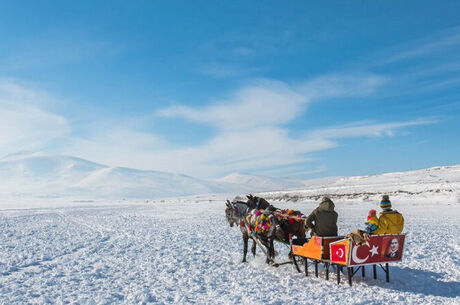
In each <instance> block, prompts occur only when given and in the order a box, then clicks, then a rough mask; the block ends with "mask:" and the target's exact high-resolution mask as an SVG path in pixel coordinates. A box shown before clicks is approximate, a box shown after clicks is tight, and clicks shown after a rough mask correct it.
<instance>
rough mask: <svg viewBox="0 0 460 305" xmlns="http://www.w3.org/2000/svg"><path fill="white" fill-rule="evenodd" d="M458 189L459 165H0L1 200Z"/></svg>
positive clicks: (77, 161)
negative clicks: (255, 171)
mask: <svg viewBox="0 0 460 305" xmlns="http://www.w3.org/2000/svg"><path fill="white" fill-rule="evenodd" d="M459 189H460V165H458V166H444V167H434V168H429V169H423V170H417V171H409V172H397V173H386V174H381V175H372V176H356V177H331V178H321V179H314V180H295V179H288V178H273V177H266V176H258V175H247V174H238V173H234V174H231V175H228V176H226V177H224V178H221V179H216V180H204V179H198V178H194V177H191V176H187V175H182V174H173V173H166V172H159V171H146V170H137V169H131V168H123V167H110V166H107V165H103V164H98V163H94V162H91V161H88V160H84V159H81V158H76V157H71V156H62V155H49V154H44V153H37V152H21V153H16V154H10V155H7V156H5V157H3V158H1V159H0V196H1V197H2V198H12V197H13V198H15V197H19V198H78V199H97V198H104V199H114V198H116V199H123V198H126V199H128V198H142V199H149V198H162V197H163V198H164V197H177V196H189V195H198V194H211V193H232V194H235V193H239V194H244V193H255V192H266V193H264V194H263V196H265V197H267V198H269V199H272V200H283V201H299V200H301V201H309V200H313V201H314V200H317V199H319V197H321V196H323V195H329V196H332V197H334V198H343V199H345V200H347V199H348V200H354V201H356V200H361V201H363V200H364V201H365V200H375V199H378V198H377V197H378V196H380V195H381V193H389V194H393V195H396V194H399V195H401V196H403V197H404V196H406V197H411V196H412V197H413V196H415V195H417V198H421V200H422V199H423V198H429V200H437V201H442V200H444V199H445V200H450V201H452V200H453V201H455V200H460V199H458V198H460V195H459V193H458V192H459V191H458V190H459ZM267 191H269V192H267ZM456 198H457V199H456ZM427 200H428V199H427Z"/></svg>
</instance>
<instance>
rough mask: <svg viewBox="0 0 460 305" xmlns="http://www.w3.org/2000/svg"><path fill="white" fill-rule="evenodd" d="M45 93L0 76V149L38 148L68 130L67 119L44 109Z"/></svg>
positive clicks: (2, 151) (1, 150)
mask: <svg viewBox="0 0 460 305" xmlns="http://www.w3.org/2000/svg"><path fill="white" fill-rule="evenodd" d="M46 98H47V95H46V94H45V93H43V92H40V91H35V90H32V89H29V88H26V87H23V86H22V85H20V84H18V83H15V82H13V81H11V80H5V79H0V152H1V153H2V154H4V153H10V152H12V151H19V150H29V149H32V150H33V149H40V148H42V147H43V146H44V145H46V143H48V142H49V141H52V140H54V139H56V138H59V137H62V136H64V135H65V134H67V133H68V132H69V130H70V127H69V124H68V122H67V120H66V119H65V118H64V117H62V116H60V115H58V114H55V113H52V112H50V111H47V110H45V109H43V107H42V104H45V103H46Z"/></svg>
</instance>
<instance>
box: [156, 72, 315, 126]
mask: <svg viewBox="0 0 460 305" xmlns="http://www.w3.org/2000/svg"><path fill="white" fill-rule="evenodd" d="M306 101H307V100H306V98H305V97H304V96H302V95H301V94H299V93H297V92H295V91H294V90H292V89H291V88H290V87H289V86H288V85H286V84H285V83H282V82H278V81H268V80H263V81H259V82H258V83H257V84H254V85H252V86H248V87H246V88H243V89H240V90H237V91H236V92H235V93H233V95H232V96H231V98H229V99H227V100H225V101H217V102H214V103H212V104H211V105H210V106H208V107H205V108H202V109H195V108H190V107H185V106H172V107H169V108H166V109H162V110H159V111H158V112H157V115H159V116H162V117H166V118H183V119H186V120H188V121H191V122H196V123H201V124H207V125H213V126H214V127H216V128H218V129H227V130H228V129H230V130H233V129H247V128H253V127H259V126H267V125H279V124H283V123H286V122H289V121H291V120H292V119H293V118H294V117H295V116H297V115H299V114H300V113H301V112H302V111H303V104H304V103H305V102H306Z"/></svg>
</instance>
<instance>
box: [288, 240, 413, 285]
mask: <svg viewBox="0 0 460 305" xmlns="http://www.w3.org/2000/svg"><path fill="white" fill-rule="evenodd" d="M404 241H405V234H390V235H371V236H370V239H369V240H368V243H367V244H364V245H361V246H359V245H356V244H355V243H354V242H353V241H352V239H350V238H344V237H342V236H333V237H317V236H314V237H312V238H310V239H309V240H308V239H293V240H292V253H293V262H294V265H295V266H296V269H297V270H298V271H299V272H302V270H301V269H302V268H303V269H304V272H305V275H306V276H308V267H309V265H311V264H313V265H314V266H315V275H316V277H318V265H319V264H323V265H324V269H325V271H326V280H328V279H329V269H330V267H331V266H335V269H336V272H337V284H339V283H340V276H341V273H344V269H345V268H346V270H347V277H348V283H349V284H350V286H351V285H352V279H353V276H354V275H355V274H356V273H357V272H358V271H359V270H361V275H362V276H363V277H365V275H366V270H365V266H367V265H372V268H373V276H374V279H376V278H377V266H380V267H381V268H382V269H383V271H384V272H385V276H386V281H387V282H389V281H390V267H389V263H394V262H399V261H401V260H402V254H403V249H404ZM302 260H303V264H302Z"/></svg>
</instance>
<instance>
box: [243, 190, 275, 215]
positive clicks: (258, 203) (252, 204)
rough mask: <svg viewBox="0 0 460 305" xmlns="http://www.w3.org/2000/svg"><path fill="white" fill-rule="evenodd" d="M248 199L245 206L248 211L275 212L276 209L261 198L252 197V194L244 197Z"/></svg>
mask: <svg viewBox="0 0 460 305" xmlns="http://www.w3.org/2000/svg"><path fill="white" fill-rule="evenodd" d="M246 197H247V198H248V201H247V202H246V204H247V205H248V207H249V208H250V209H257V210H266V209H268V210H270V211H275V210H276V208H275V207H274V206H272V205H271V204H270V203H269V202H268V201H267V200H265V199H264V198H262V197H257V196H253V195H252V194H249V195H247V196H246Z"/></svg>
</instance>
